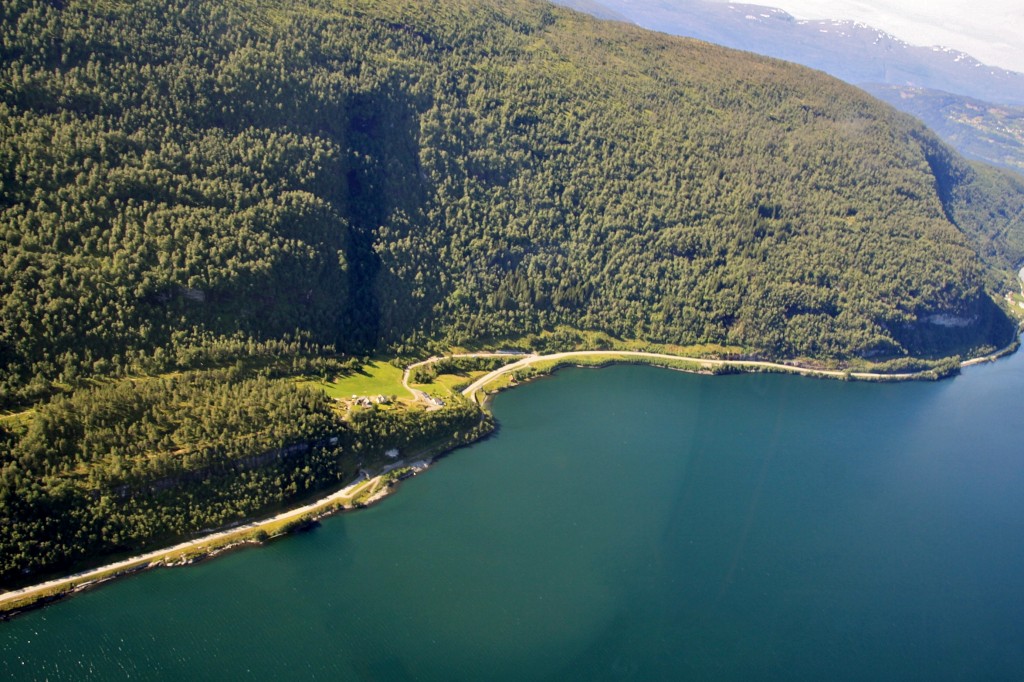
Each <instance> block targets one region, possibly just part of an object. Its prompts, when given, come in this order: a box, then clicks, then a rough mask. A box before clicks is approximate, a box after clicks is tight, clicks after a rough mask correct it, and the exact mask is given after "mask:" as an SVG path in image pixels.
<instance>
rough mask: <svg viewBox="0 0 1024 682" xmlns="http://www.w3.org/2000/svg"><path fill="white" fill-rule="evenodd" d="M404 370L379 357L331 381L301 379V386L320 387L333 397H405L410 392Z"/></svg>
mask: <svg viewBox="0 0 1024 682" xmlns="http://www.w3.org/2000/svg"><path fill="white" fill-rule="evenodd" d="M402 374H403V371H402V370H401V369H399V368H398V367H395V366H394V365H392V364H391V363H389V362H386V361H384V360H381V359H378V360H373V361H372V362H370V363H369V364H366V365H363V366H362V367H360V368H359V369H358V370H356V371H355V372H352V373H351V374H346V375H343V376H337V377H334V378H333V379H331V380H329V381H324V380H322V379H312V380H309V379H307V380H304V381H300V382H299V384H300V385H301V386H309V387H311V388H318V389H320V390H321V391H323V392H324V393H326V394H327V395H328V396H330V397H331V398H351V397H352V396H354V395H358V396H374V395H387V396H391V395H394V396H398V397H399V398H405V397H407V396H408V392H407V391H406V390H405V387H404V386H402Z"/></svg>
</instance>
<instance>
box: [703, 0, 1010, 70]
mask: <svg viewBox="0 0 1024 682" xmlns="http://www.w3.org/2000/svg"><path fill="white" fill-rule="evenodd" d="M723 1H724V0H723ZM740 1H742V2H746V3H747V4H753V5H765V6H768V7H779V8H782V9H784V10H786V11H787V12H789V13H790V14H792V15H793V16H795V17H797V18H798V19H855V20H857V21H861V22H863V23H865V24H869V25H871V26H873V27H875V28H879V29H882V30H883V31H886V32H887V33H891V34H893V35H894V36H896V37H897V38H900V39H902V40H904V41H905V42H908V43H910V44H911V45H926V46H931V45H943V46H946V47H953V48H956V49H958V50H961V51H963V52H966V53H968V54H970V55H971V56H973V57H975V58H977V59H978V60H979V61H982V62H984V63H986V64H992V65H995V66H1001V67H1003V68H1005V69H1012V70H1014V71H1022V72H1024V0H740Z"/></svg>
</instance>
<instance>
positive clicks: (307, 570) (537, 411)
mask: <svg viewBox="0 0 1024 682" xmlns="http://www.w3.org/2000/svg"><path fill="white" fill-rule="evenodd" d="M1022 396H1024V355H1022V354H1017V355H1015V356H1014V357H1011V358H1009V359H1006V360H1003V361H1000V362H998V363H996V364H992V365H986V366H981V367H974V368H970V369H968V370H965V372H964V373H963V375H961V376H960V377H958V378H956V379H953V380H950V381H943V382H939V383H903V384H888V385H877V384H863V383H841V382H836V381H824V380H814V379H807V378H799V377H791V376H778V375H742V376H727V377H703V376H693V375H685V374H680V373H676V372H670V371H666V370H659V369H653V368H648V367H632V366H619V367H611V368H607V369H603V370H600V371H593V370H566V371H563V372H561V373H559V374H558V375H557V376H556V377H555V378H553V379H548V380H543V381H539V382H536V383H533V384H530V385H527V386H524V387H521V388H518V389H516V390H513V391H510V392H507V393H505V394H502V395H500V396H499V397H498V398H497V399H496V402H495V405H494V408H495V413H496V415H497V417H498V419H499V420H500V423H501V430H500V433H498V434H497V435H496V436H495V437H492V438H490V439H488V440H486V441H484V442H482V443H479V444H477V445H475V446H473V447H470V448H467V449H463V450H460V451H457V452H456V453H454V454H453V455H451V456H450V457H448V458H447V459H446V460H444V461H443V462H441V463H440V464H439V465H438V466H436V467H435V468H433V469H431V470H430V471H429V472H427V473H426V474H425V475H423V476H420V477H417V478H415V479H412V480H410V481H408V482H406V483H405V484H404V485H403V487H402V490H401V491H400V492H399V493H398V494H396V495H394V496H392V497H391V498H389V499H387V500H385V501H384V502H383V503H382V504H380V505H378V506H376V507H374V508H371V509H369V510H365V511H360V512H357V513H352V514H346V515H342V516H338V517H334V518H331V519H328V520H326V521H325V522H324V523H323V525H322V526H321V527H320V528H318V529H316V530H314V531H312V532H308V533H304V534H301V535H297V536H294V537H290V538H286V539H284V540H281V541H278V542H275V543H272V544H271V545H270V546H267V547H264V548H260V549H247V550H243V551H239V552H236V553H233V554H231V555H229V556H226V557H222V558H219V559H217V560H214V561H210V562H207V563H204V564H201V565H198V566H193V567H189V568H184V569H172V570H159V571H154V572H150V573H146V574H142V575H139V576H136V577H132V578H128V579H125V580H122V581H119V582H116V583H114V584H111V585H109V586H106V587H103V588H101V589H97V590H94V591H91V592H88V593H85V594H83V595H80V596H77V597H75V598H73V599H70V600H67V601H65V602H62V603H59V604H56V605H53V606H51V607H48V608H45V609H41V610H39V611H35V612H32V613H29V614H26V615H24V616H21V617H19V618H16V619H14V620H12V621H11V622H8V623H0V675H2V676H3V677H5V678H13V679H51V680H56V679H67V680H78V679H117V678H126V677H131V678H135V679H170V678H179V679H197V678H198V679H235V678H247V679H332V680H333V679H338V680H346V679H352V680H359V679H365V680H404V679H418V680H456V679H465V680H479V679H516V680H520V679H545V678H547V679H587V680H600V679H609V680H616V679H644V680H646V679H686V678H695V679H736V680H749V679H768V678H782V679H806V680H811V679H813V680H819V679H927V680H936V679H981V678H991V679H1009V678H1014V677H1017V676H1018V675H1019V674H1020V671H1021V670H1024V495H1022V491H1024V447H1022V444H1021V440H1022V438H1021V436H1022V435H1024V428H1022V426H1021V420H1020V399H1021V397H1022Z"/></svg>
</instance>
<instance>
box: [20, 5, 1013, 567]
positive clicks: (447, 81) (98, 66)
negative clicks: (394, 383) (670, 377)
mask: <svg viewBox="0 0 1024 682" xmlns="http://www.w3.org/2000/svg"><path fill="white" fill-rule="evenodd" d="M1022 197H1024V192H1022V188H1021V186H1020V184H1019V183H1018V182H1017V181H1015V180H1013V179H1012V178H1010V177H1008V176H1005V175H1000V174H998V173H996V172H993V171H990V170H987V169H984V168H981V167H972V166H970V165H968V164H967V163H966V162H964V161H963V160H962V159H960V158H959V157H957V156H956V155H955V154H954V153H952V152H951V151H950V150H949V149H948V148H946V147H945V146H943V145H942V144H941V143H940V142H939V141H938V140H937V139H936V138H935V137H934V136H933V135H932V134H931V133H930V132H928V131H927V130H926V129H924V128H923V127H921V126H920V125H919V124H917V123H915V122H914V121H912V120H911V119H909V118H908V117H905V116H902V115H900V114H897V113H896V112H894V111H893V110H891V109H889V108H887V107H885V106H883V105H881V104H879V103H878V102H876V101H875V100H873V99H871V98H870V97H868V96H866V95H864V94H863V93H861V92H860V91H858V90H856V89H854V88H851V87H848V86H846V85H843V84H842V83H840V82H838V81H835V80H833V79H830V78H828V77H825V76H823V75H821V74H819V73H815V72H811V71H808V70H806V69H802V68H799V67H795V66H792V65H787V64H783V63H780V62H776V61H773V60H770V59H764V58H758V57H755V56H752V55H749V54H743V53H738V52H733V51H729V50H726V49H722V48H717V47H714V46H710V45H707V44H703V43H699V42H696V41H691V40H685V39H677V38H671V37H668V36H662V35H654V34H649V33H646V32H644V31H642V30H640V29H634V28H630V27H627V26H623V25H613V24H602V23H600V22H597V21H595V20H593V19H591V18H588V17H585V16H583V15H578V14H575V13H572V12H570V11H568V10H564V9H558V8H555V7H553V6H551V5H548V4H546V3H544V2H539V1H535V0H501V1H498V0H444V1H440V0H439V1H436V2H424V1H421V0H375V1H369V0H367V1H357V0H296V1H291V2H282V1H279V0H266V1H258V0H230V1H227V0H172V1H169V2H168V1H160V2H156V1H154V0H142V1H140V2H120V1H116V0H107V1H104V2H99V1H94V2H85V1H77V0H68V1H67V2H53V1H50V0H5V2H3V3H2V5H0V235H2V236H3V238H2V241H0V264H2V275H0V292H2V298H0V407H3V408H9V409H14V408H17V409H22V408H25V407H28V406H30V405H32V404H33V403H37V407H36V410H35V413H34V415H35V416H34V418H31V419H28V420H27V421H25V422H21V421H19V422H16V423H15V422H12V423H13V424H14V425H11V424H9V423H6V422H5V423H0V452H2V467H3V468H2V471H0V474H2V475H0V484H2V487H0V511H2V512H3V516H4V518H3V519H0V528H2V529H3V531H2V532H3V533H4V535H3V543H4V545H3V546H2V547H0V549H2V554H3V556H4V558H5V560H8V561H7V563H6V564H5V566H4V567H3V569H2V570H3V571H4V575H6V576H8V577H9V576H12V575H16V574H20V573H19V572H20V571H23V570H26V568H25V564H22V563H18V562H19V561H23V560H25V561H28V560H29V559H28V557H30V556H31V554H32V551H33V550H32V549H31V547H33V546H35V545H36V544H38V543H39V542H41V540H40V539H41V538H55V539H54V540H53V541H52V542H50V544H49V545H47V546H46V547H47V549H46V552H47V559H46V560H45V561H44V560H40V561H41V563H43V564H44V565H49V566H51V567H52V566H54V565H58V564H60V563H61V562H64V563H65V564H66V563H67V562H68V561H70V560H71V559H73V558H76V557H80V556H85V555H88V554H90V553H95V552H103V551H114V550H115V549H117V548H119V547H134V546H138V545H139V544H143V543H144V542H145V538H147V537H154V536H156V535H173V534H174V533H186V532H191V531H193V530H197V529H199V528H202V527H204V526H205V525H206V524H209V523H219V522H223V521H224V520H227V519H234V518H239V517H241V516H244V515H245V514H247V513H252V512H254V511H255V510H257V509H260V508H265V507H266V506H267V505H270V504H275V503H279V502H280V501H282V500H284V499H286V498H288V497H289V495H294V494H298V493H300V492H301V491H303V490H306V489H310V490H311V489H315V488H317V487H322V486H324V485H326V484H327V483H326V482H327V481H330V480H337V479H338V477H341V473H339V472H348V473H349V474H351V471H353V470H354V469H353V466H352V463H353V461H354V460H355V458H357V457H358V456H361V454H360V453H369V452H371V450H373V448H372V447H371V446H370V443H373V444H376V445H380V443H381V442H382V441H380V439H379V438H377V439H376V440H372V439H370V438H369V436H365V437H364V436H360V435H359V434H360V433H367V432H365V431H359V429H361V428H363V427H359V429H357V428H356V427H354V426H352V424H350V423H349V422H345V423H342V422H341V421H339V417H338V416H337V414H335V413H333V412H332V410H331V409H330V408H329V406H327V405H325V404H323V402H322V401H320V400H319V399H318V398H316V397H315V396H311V395H308V394H307V393H306V392H305V390H304V389H299V388H297V386H296V385H295V383H294V382H291V381H290V380H289V379H287V374H288V368H291V369H292V370H293V371H294V373H296V374H298V373H302V372H304V371H307V370H308V369H309V368H311V367H313V368H316V367H326V368H327V369H329V370H330V371H335V370H337V367H336V366H335V365H337V363H344V362H346V360H344V359H342V358H343V357H344V356H346V355H351V354H364V353H369V352H373V351H377V352H390V353H399V354H401V353H412V352H414V351H415V350H416V349H422V348H424V347H427V346H430V347H434V348H437V347H442V346H443V345H445V344H450V343H467V342H487V341H493V342H494V343H498V342H499V340H500V339H504V338H509V337H518V336H522V335H523V334H526V333H531V332H538V331H541V330H544V329H552V328H554V327H556V326H558V325H564V326H567V327H571V328H575V329H581V330H596V331H601V332H605V333H609V334H612V335H616V336H619V337H623V338H632V339H642V340H647V341H651V342H661V343H678V344H683V343H724V344H730V345H733V346H740V347H742V348H744V349H746V351H748V352H749V353H750V354H755V355H761V356H766V357H775V358H788V357H815V358H834V359H840V360H844V359H856V358H865V357H867V358H887V357H901V356H907V355H918V356H925V355H928V356H931V355H935V356H944V355H953V354H957V353H966V352H970V351H972V350H978V349H982V348H993V347H996V346H1001V345H1003V344H1005V343H1007V342H1008V341H1009V340H1010V339H1011V338H1012V334H1013V329H1014V326H1013V324H1012V323H1011V322H1010V320H1009V319H1008V318H1007V316H1006V315H1005V314H1004V312H1003V311H1002V310H1001V309H1000V308H998V307H997V305H996V304H995V303H993V301H992V299H991V298H990V296H989V291H987V290H986V287H988V288H989V290H990V291H992V292H997V290H999V289H1002V288H1005V287H1009V286H1011V285H1012V283H1013V279H1012V274H1011V269H1012V266H1013V265H1015V264H1016V263H1017V262H1018V261H1020V260H1021V259H1024V229H1022V221H1024V210H1022V209H1024V199H1022ZM318 363H319V364H318ZM332 363H334V364H332ZM327 369H325V370H324V371H327ZM154 382H155V383H154ZM160 382H164V383H160ZM167 382H169V383H167ZM227 385H231V386H235V387H236V389H233V390H235V392H233V393H232V392H230V391H228V389H227V388H226V387H225V386H227ZM133 391H134V392H133ZM161 393H165V394H166V396H165V397H161V396H160V394H161ZM175 396H176V397H175ZM254 405H261V406H271V407H270V408H269V409H262V410H260V409H255V408H254V407H253V406H254ZM276 405H280V406H281V407H280V408H279V409H278V408H274V407H273V406H276ZM229 406H234V407H229ZM286 406H287V407H286ZM197 412H201V413H202V414H201V415H200V416H196V414H197ZM423 414H425V413H423ZM417 415H420V416H417ZM441 415H442V416H437V417H431V418H430V419H433V420H434V421H433V422H430V423H431V424H433V426H429V428H428V427H422V429H421V427H419V426H417V427H413V426H412V424H413V422H415V421H416V419H427V417H422V414H421V413H410V414H409V415H406V416H396V415H391V416H390V417H389V419H395V420H398V422H397V423H399V424H401V427H400V428H398V430H399V431H401V432H402V433H406V434H409V433H420V436H417V438H420V439H421V440H422V438H428V437H429V438H432V439H436V438H437V437H440V434H443V433H444V432H445V430H446V429H449V430H460V431H462V432H463V433H465V432H467V431H468V430H469V429H470V428H471V427H472V426H473V425H474V424H476V423H477V422H478V421H479V419H480V415H479V413H478V412H476V411H475V409H470V408H469V407H467V406H454V407H452V408H451V409H450V410H443V411H441ZM402 420H407V421H402ZM26 424H28V425H27V426H26ZM197 425H201V428H200V426H197ZM417 429H420V431H418V430H417ZM424 429H425V430H424ZM357 431H358V433H356V432H357ZM421 431H422V432H421ZM232 434H235V435H237V436H238V437H239V439H238V440H237V442H235V441H233V440H232ZM324 434H334V435H333V436H330V437H332V438H333V437H338V438H339V439H340V441H339V442H340V443H341V446H339V447H340V448H341V452H340V454H339V452H335V449H332V448H322V447H321V446H322V439H323V437H324ZM424 434H425V435H424ZM247 438H249V439H251V443H250V441H248V440H245V439H247ZM232 443H234V444H232ZM245 443H250V445H251V447H249V446H246V445H245ZM301 443H306V444H307V445H309V444H311V443H312V445H311V446H310V447H311V448H312V449H311V450H309V451H308V453H309V454H308V455H307V454H303V455H302V456H301V457H299V458H298V459H294V460H293V459H290V458H284V459H280V460H279V459H273V460H272V461H270V462H269V463H265V462H262V461H259V462H256V463H255V464H253V461H252V460H247V459H245V458H246V457H247V456H248V455H247V454H246V453H249V454H252V455H258V454H260V453H261V452H271V451H275V450H279V449H280V448H289V447H292V446H297V445H299V444H301ZM346 443H347V444H348V445H346ZM302 452H303V453H306V452H307V451H302ZM320 452H328V453H330V454H328V455H324V456H323V457H321V455H320V454H314V453H320ZM318 458H319V459H318ZM324 458H327V459H324ZM264 464H266V466H264ZM250 465H252V466H250ZM232 472H234V473H232ZM239 472H241V473H239ZM204 477H209V479H210V480H212V481H214V482H213V483H205V482H204V483H203V484H202V485H199V484H198V483H197V481H203V480H204ZM300 479H301V480H300ZM274 481H279V482H281V484H282V487H283V489H285V490H287V491H290V492H283V493H279V492H277V491H278V490H279V488H278V487H277V484H276V483H274ZM161 482H162V483H161ZM246 486H248V487H246ZM126 491H127V492H126ZM137 495H141V497H140V498H139V499H141V500H143V502H139V501H137V500H136V499H135V498H136V496H137ZM239 500H249V501H248V502H244V503H243V502H239ZM139 505H141V506H139ZM147 505H149V506H147ZM204 505H205V506H204ZM155 507H159V508H161V509H174V510H177V511H174V512H168V513H167V514H162V513H157V512H155V511H153V509H154V508H155ZM200 507H202V509H203V511H202V513H200V512H198V511H196V510H197V509H199V508H200ZM53 510H57V511H58V512H60V514H61V515H60V516H59V517H56V518H54V517H53V514H54V513H55V512H54V511H53ZM189 510H191V511H189ZM147 518H160V519H164V520H163V521H160V522H156V521H154V522H149V521H147V520H146V519H147ZM182 518H185V519H186V521H180V519H182ZM110 519H118V521H116V522H115V521H111V520H110ZM175 519H177V520H175ZM72 520H73V521H72ZM179 521H180V522H179ZM54 524H56V526H61V528H62V531H61V534H57V535H54V533H55V532H56V531H54V528H55V527H56V526H54ZM76 524H77V525H76ZM110 524H115V525H110ZM116 524H120V525H116ZM65 526H67V527H65ZM48 542H49V541H48ZM58 545H59V546H58ZM9 547H14V548H15V549H9ZM15 557H16V558H15ZM33 570H35V567H34V565H33Z"/></svg>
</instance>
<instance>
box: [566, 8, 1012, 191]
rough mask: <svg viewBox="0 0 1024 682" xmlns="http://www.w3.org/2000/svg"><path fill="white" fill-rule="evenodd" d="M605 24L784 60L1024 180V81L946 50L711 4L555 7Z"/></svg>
mask: <svg viewBox="0 0 1024 682" xmlns="http://www.w3.org/2000/svg"><path fill="white" fill-rule="evenodd" d="M555 1H556V3H557V4H560V5H564V6H567V7H571V8H573V9H577V10H579V11H582V12H586V13H588V14H591V15H594V16H597V17H599V18H615V19H619V20H622V19H623V18H625V19H626V20H628V21H632V22H633V23H635V24H637V25H639V26H642V27H644V28H649V29H652V30H657V31H662V32H665V33H671V34H674V35H680V36H688V37H692V38H697V39H700V40H706V41H708V42H711V43H717V44H719V45H724V46H726V47H732V48H736V49H741V50H747V51H749V52H756V53H758V54H763V55H767V56H769V57H776V58H778V59H785V60H786V61H791V62H796V63H798V64H804V65H805V66H810V67H811V68H815V69H820V70H822V71H825V72H827V73H829V74H831V75H833V76H835V77H837V78H840V79H842V80H844V81H846V82H848V83H852V84H854V85H859V86H861V87H862V88H864V89H865V90H867V91H868V92H870V93H871V94H873V95H875V96H876V97H879V98H880V99H883V100H885V101H886V102H888V103H889V104H891V105H892V106H894V107H896V108H897V109H900V110H901V111H905V112H907V113H909V114H913V115H914V116H917V117H918V118H920V119H921V120H922V121H924V122H925V123H926V124H927V125H928V126H930V127H931V128H933V129H934V130H935V131H936V132H937V133H938V134H939V135H940V136H941V137H942V138H943V139H944V140H945V141H946V142H948V143H949V144H951V145H953V146H954V147H955V148H956V149H957V150H958V151H960V152H961V153H963V154H965V155H967V156H970V157H971V158H974V159H977V160H979V161H984V162H987V163H992V164H995V165H998V166H1002V167H1003V168H1008V169H1011V170H1015V171H1018V172H1022V171H1024V139H1022V137H1021V118H1020V110H1019V109H1016V108H1014V107H1015V106H1016V107H1019V106H1022V105H1024V74H1021V73H1016V72H1013V71H1007V70H1006V69H1001V68H999V67H993V66H986V65H985V64H982V63H981V62H979V61H978V60H977V59H975V58H974V57H972V56H970V55H968V54H965V53H963V52H959V51H957V50H952V49H948V48H939V47H915V46H913V45H909V44H907V43H905V42H904V41H902V40H900V39H899V38H896V37H895V36H892V35H890V34H888V33H885V32H884V31H880V30H878V29H875V28H872V27H870V26H867V25H865V24H862V23H859V22H853V21H804V20H798V19H795V18H794V17H793V16H792V15H790V14H788V13H787V12H785V11H784V10H781V9H776V8H773V7H765V6H762V5H748V4H740V3H723V2H715V1H713V0H688V1H687V0H674V1H672V2H668V1H666V0H601V2H596V1H594V0H555Z"/></svg>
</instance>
